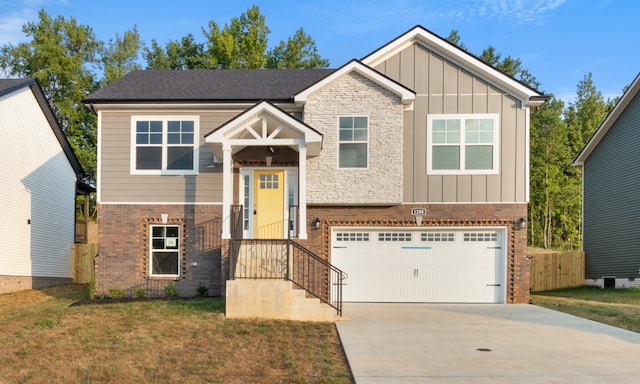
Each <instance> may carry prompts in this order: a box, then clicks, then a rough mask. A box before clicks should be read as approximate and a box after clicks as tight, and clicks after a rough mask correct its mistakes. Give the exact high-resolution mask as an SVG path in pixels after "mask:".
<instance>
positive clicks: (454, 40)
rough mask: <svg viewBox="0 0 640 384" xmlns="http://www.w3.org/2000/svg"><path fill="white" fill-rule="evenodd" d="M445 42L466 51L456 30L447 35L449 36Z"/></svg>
mask: <svg viewBox="0 0 640 384" xmlns="http://www.w3.org/2000/svg"><path fill="white" fill-rule="evenodd" d="M446 40H447V41H448V42H450V43H451V44H453V45H455V46H457V47H458V48H460V49H463V50H465V51H467V47H466V46H465V45H464V43H463V42H462V39H461V38H460V34H459V33H458V30H457V29H452V30H451V32H450V33H449V36H447V38H446Z"/></svg>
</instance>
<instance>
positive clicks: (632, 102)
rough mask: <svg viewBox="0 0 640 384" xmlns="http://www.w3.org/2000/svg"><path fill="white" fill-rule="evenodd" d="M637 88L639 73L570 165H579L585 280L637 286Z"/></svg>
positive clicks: (639, 263) (639, 265)
mask: <svg viewBox="0 0 640 384" xmlns="http://www.w3.org/2000/svg"><path fill="white" fill-rule="evenodd" d="M639 92H640V75H638V76H637V77H636V78H635V80H634V81H633V83H632V84H631V86H629V88H628V89H627V90H626V91H625V92H624V94H623V95H622V97H621V98H620V100H619V101H618V102H617V103H616V105H615V107H614V108H613V110H612V111H611V112H610V113H609V115H608V116H607V117H606V119H605V120H604V122H603V123H602V125H601V126H600V127H599V128H598V130H597V131H596V132H595V133H594V135H593V137H592V138H591V139H590V140H589V142H588V143H587V144H586V145H585V147H584V149H583V150H582V152H580V154H579V155H578V157H577V158H576V160H575V161H574V163H573V165H574V166H579V167H582V178H583V179H582V189H583V190H582V196H583V203H582V210H583V219H582V220H583V246H582V247H583V250H584V251H585V283H586V284H591V285H599V286H601V287H635V286H639V284H638V281H636V278H640V253H639V252H638V250H639V249H640V237H638V235H637V229H636V227H635V226H636V224H637V222H638V220H639V219H640V199H638V190H637V189H636V188H637V182H638V181H639V180H640V167H639V165H640V154H639V153H638V150H637V148H638V146H639V145H640V131H639V130H638V128H640V93H639ZM639 280H640V279H639Z"/></svg>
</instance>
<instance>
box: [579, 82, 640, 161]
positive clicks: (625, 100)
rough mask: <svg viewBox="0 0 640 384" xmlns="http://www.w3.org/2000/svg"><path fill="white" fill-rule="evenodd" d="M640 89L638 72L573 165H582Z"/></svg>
mask: <svg viewBox="0 0 640 384" xmlns="http://www.w3.org/2000/svg"><path fill="white" fill-rule="evenodd" d="M639 91H640V73H638V75H637V76H636V78H635V79H634V80H633V83H631V85H630V86H629V88H628V89H627V91H626V92H625V93H624V94H623V95H622V97H621V98H620V100H618V102H617V103H616V105H615V107H613V109H612V110H611V112H609V114H608V115H607V117H606V118H605V119H604V121H603V122H602V124H601V125H600V127H599V128H598V129H597V130H596V132H595V133H594V134H593V136H591V139H589V142H588V143H587V144H586V145H585V146H584V148H583V149H582V151H581V152H580V154H579V155H578V157H577V158H576V160H575V161H574V162H573V164H572V165H574V166H583V165H584V162H585V161H587V159H588V158H589V156H590V155H591V153H593V151H594V150H595V149H596V147H597V146H598V144H599V143H600V141H602V139H603V138H604V136H605V135H606V134H607V132H609V130H610V129H611V127H613V125H614V124H615V122H616V120H618V117H620V115H621V114H622V112H623V111H624V110H625V108H627V106H628V105H629V103H631V101H632V100H633V98H634V97H635V96H636V94H638V92H639Z"/></svg>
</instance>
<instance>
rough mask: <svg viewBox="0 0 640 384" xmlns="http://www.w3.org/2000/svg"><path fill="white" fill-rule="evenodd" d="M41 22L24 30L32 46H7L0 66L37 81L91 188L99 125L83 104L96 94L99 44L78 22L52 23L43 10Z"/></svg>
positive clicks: (61, 18)
mask: <svg viewBox="0 0 640 384" xmlns="http://www.w3.org/2000/svg"><path fill="white" fill-rule="evenodd" d="M38 16H39V21H38V22H28V23H26V24H25V25H24V26H23V28H22V31H23V32H24V33H25V35H26V36H27V37H29V38H30V39H31V40H30V41H29V42H26V43H21V44H18V45H17V46H13V45H11V44H8V45H5V46H3V47H2V50H1V52H2V53H1V55H2V59H1V60H0V63H1V64H2V66H3V70H4V71H5V72H7V73H8V74H9V75H10V76H16V77H33V78H35V79H37V80H38V82H39V83H40V85H41V87H42V89H43V91H44V93H45V95H46V96H47V98H48V99H49V101H50V103H51V107H52V108H53V110H54V112H55V114H56V116H57V117H58V120H59V121H60V124H61V126H62V129H63V130H64V132H65V134H66V136H67V137H68V138H69V141H70V143H71V145H72V147H73V149H74V151H75V153H76V155H77V156H78V159H79V160H80V163H81V164H82V166H83V167H84V169H85V171H87V173H88V174H89V178H88V180H87V181H89V182H91V181H93V175H94V174H95V169H96V166H95V164H96V128H95V127H96V124H95V116H94V115H93V114H92V113H91V112H90V111H89V110H88V109H87V108H85V107H84V106H83V105H82V104H81V100H82V98H83V97H84V96H85V95H87V94H89V93H91V92H93V91H95V90H96V89H97V86H98V82H97V81H96V78H95V75H94V73H93V71H92V66H95V65H97V63H98V59H97V55H98V53H99V51H100V48H101V43H100V42H99V41H98V40H97V39H96V38H95V35H94V34H93V30H92V29H91V28H90V27H88V26H85V25H80V24H78V22H77V20H76V19H74V18H70V19H65V18H64V17H62V16H58V17H56V18H52V17H50V16H49V15H48V14H47V13H46V12H45V11H44V10H41V11H40V13H39V14H38Z"/></svg>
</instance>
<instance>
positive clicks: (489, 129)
mask: <svg viewBox="0 0 640 384" xmlns="http://www.w3.org/2000/svg"><path fill="white" fill-rule="evenodd" d="M498 121H499V116H498V115H497V114H473V115H428V117H427V173H428V174H440V175H444V174H496V173H498V154H499V148H498V138H499V126H498Z"/></svg>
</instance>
